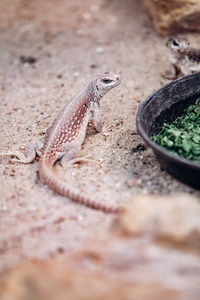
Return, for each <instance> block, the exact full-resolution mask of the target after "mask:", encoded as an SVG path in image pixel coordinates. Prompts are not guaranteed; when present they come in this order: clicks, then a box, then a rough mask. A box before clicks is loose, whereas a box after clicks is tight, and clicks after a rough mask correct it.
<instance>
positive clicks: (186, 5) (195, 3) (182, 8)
mask: <svg viewBox="0 0 200 300" xmlns="http://www.w3.org/2000/svg"><path fill="white" fill-rule="evenodd" d="M141 2H142V4H143V5H144V7H145V8H146V9H147V11H148V12H149V14H150V15H151V16H152V18H153V22H154V25H155V28H156V30H157V31H158V33H159V34H160V35H166V34H176V33H180V32H187V31H200V1H199V0H181V1H180V0H174V1H165V0H141Z"/></svg>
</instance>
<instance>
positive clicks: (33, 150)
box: [0, 142, 43, 164]
mask: <svg viewBox="0 0 200 300" xmlns="http://www.w3.org/2000/svg"><path fill="white" fill-rule="evenodd" d="M42 148H43V144H42V143H41V142H30V143H29V144H28V146H27V148H26V152H25V154H23V153H21V152H18V151H16V152H11V151H10V152H6V153H0V156H15V157H17V158H18V159H12V161H18V162H21V163H23V164H30V163H31V162H33V161H34V159H35V157H36V155H38V156H41V149H42Z"/></svg>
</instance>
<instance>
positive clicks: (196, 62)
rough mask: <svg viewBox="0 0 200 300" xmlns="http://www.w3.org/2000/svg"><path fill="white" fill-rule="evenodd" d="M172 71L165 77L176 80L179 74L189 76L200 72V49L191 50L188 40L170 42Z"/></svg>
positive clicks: (180, 39) (181, 39)
mask: <svg viewBox="0 0 200 300" xmlns="http://www.w3.org/2000/svg"><path fill="white" fill-rule="evenodd" d="M168 47H169V49H170V71H167V72H166V73H165V74H164V75H163V77H165V78H167V79H176V78H177V76H178V74H179V73H181V74H182V75H189V74H192V73H194V72H197V71H200V49H196V48H191V46H190V42H189V40H188V38H186V37H184V38H176V39H173V40H171V41H170V42H169V44H168Z"/></svg>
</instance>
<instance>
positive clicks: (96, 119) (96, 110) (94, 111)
mask: <svg viewBox="0 0 200 300" xmlns="http://www.w3.org/2000/svg"><path fill="white" fill-rule="evenodd" d="M92 114H93V118H94V127H95V129H96V131H98V132H102V121H101V115H100V112H99V107H98V104H97V103H95V104H94V107H93V109H92Z"/></svg>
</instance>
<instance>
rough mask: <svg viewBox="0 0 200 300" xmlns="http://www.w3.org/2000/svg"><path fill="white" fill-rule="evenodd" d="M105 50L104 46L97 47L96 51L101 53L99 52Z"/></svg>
mask: <svg viewBox="0 0 200 300" xmlns="http://www.w3.org/2000/svg"><path fill="white" fill-rule="evenodd" d="M103 51H104V49H103V48H102V47H98V48H96V52H97V53H99V54H100V53H103Z"/></svg>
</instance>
